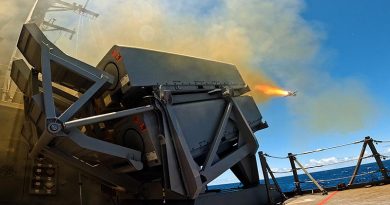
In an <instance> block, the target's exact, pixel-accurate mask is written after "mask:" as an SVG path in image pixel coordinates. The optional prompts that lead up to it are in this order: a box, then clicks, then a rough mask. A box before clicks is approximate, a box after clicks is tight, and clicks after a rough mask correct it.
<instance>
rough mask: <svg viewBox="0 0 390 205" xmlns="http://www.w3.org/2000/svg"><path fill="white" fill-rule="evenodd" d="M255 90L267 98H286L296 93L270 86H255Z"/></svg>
mask: <svg viewBox="0 0 390 205" xmlns="http://www.w3.org/2000/svg"><path fill="white" fill-rule="evenodd" d="M255 90H256V91H259V92H262V93H264V94H265V95H269V96H282V97H287V96H296V95H297V91H294V92H293V91H288V90H283V89H281V88H278V87H276V86H271V85H256V86H255Z"/></svg>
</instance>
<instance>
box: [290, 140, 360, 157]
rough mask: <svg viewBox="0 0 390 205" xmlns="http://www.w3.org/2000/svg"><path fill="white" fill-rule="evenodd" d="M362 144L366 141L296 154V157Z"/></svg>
mask: <svg viewBox="0 0 390 205" xmlns="http://www.w3.org/2000/svg"><path fill="white" fill-rule="evenodd" d="M362 142H364V140H360V141H356V142H351V143H347V144H342V145H337V146H333V147H327V148H321V149H316V150H312V151H307V152H302V153H298V154H294V156H299V155H306V154H311V153H315V152H322V151H326V150H330V149H336V148H340V147H345V146H349V145H354V144H359V143H362Z"/></svg>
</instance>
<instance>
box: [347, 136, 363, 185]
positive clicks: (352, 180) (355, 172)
mask: <svg viewBox="0 0 390 205" xmlns="http://www.w3.org/2000/svg"><path fill="white" fill-rule="evenodd" d="M366 147H367V138H366V139H365V140H364V143H363V147H362V150H361V151H360V155H359V158H358V161H357V164H356V167H355V170H354V171H353V174H352V177H351V180H350V181H349V183H348V186H351V185H352V184H353V182H354V181H355V178H356V174H357V173H358V171H359V168H360V165H361V163H362V160H363V156H364V152H365V151H366Z"/></svg>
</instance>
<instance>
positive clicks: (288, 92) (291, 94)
mask: <svg viewBox="0 0 390 205" xmlns="http://www.w3.org/2000/svg"><path fill="white" fill-rule="evenodd" d="M297 92H298V91H287V95H286V96H284V97H288V96H297Z"/></svg>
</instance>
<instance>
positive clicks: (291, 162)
mask: <svg viewBox="0 0 390 205" xmlns="http://www.w3.org/2000/svg"><path fill="white" fill-rule="evenodd" d="M288 159H289V160H290V164H291V170H292V172H293V176H294V183H295V188H296V192H297V194H300V195H301V194H302V189H301V184H300V182H299V178H298V173H297V168H296V167H295V162H294V160H295V156H294V155H293V154H292V153H288Z"/></svg>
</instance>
